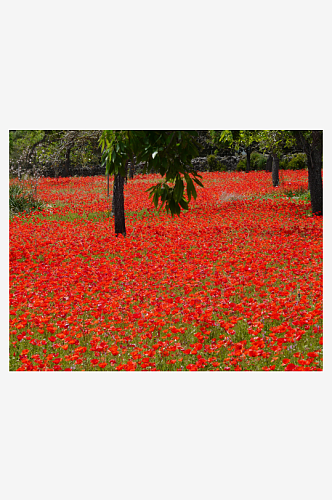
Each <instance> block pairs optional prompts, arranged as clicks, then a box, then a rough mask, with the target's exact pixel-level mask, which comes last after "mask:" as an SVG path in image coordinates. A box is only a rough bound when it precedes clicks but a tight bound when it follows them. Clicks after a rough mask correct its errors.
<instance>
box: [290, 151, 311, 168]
mask: <svg viewBox="0 0 332 500" xmlns="http://www.w3.org/2000/svg"><path fill="white" fill-rule="evenodd" d="M286 168H287V170H303V169H305V168H307V156H306V154H305V153H298V154H297V155H295V156H293V158H292V159H291V160H290V161H289V162H288V164H287V166H286Z"/></svg>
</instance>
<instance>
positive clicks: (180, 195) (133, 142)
mask: <svg viewBox="0 0 332 500" xmlns="http://www.w3.org/2000/svg"><path fill="white" fill-rule="evenodd" d="M196 138H197V132H196V131H184V130H175V131H158V130H154V131H145V130H142V131H135V130H120V131H115V130H104V131H103V133H102V136H101V139H100V146H101V149H102V152H103V155H102V160H103V161H104V162H105V165H106V174H114V175H118V174H120V175H121V176H122V177H125V176H126V168H127V162H128V160H131V161H134V157H135V158H136V162H145V167H144V171H143V172H144V173H147V172H149V173H151V172H158V173H160V175H161V176H162V177H163V179H162V181H161V182H159V183H157V184H156V185H154V186H152V187H151V188H150V189H148V190H147V191H150V197H152V198H153V202H154V205H155V207H156V208H157V207H158V205H159V203H160V205H159V210H160V209H161V208H162V207H163V206H164V205H165V208H166V211H167V213H169V212H170V213H171V214H172V216H173V215H175V214H176V215H180V212H181V209H184V210H187V209H188V203H189V202H190V200H191V197H193V198H194V199H196V196H197V192H196V189H195V185H194V183H196V184H198V185H199V186H201V187H203V184H202V183H201V181H200V180H199V178H201V176H200V175H198V174H197V173H196V172H192V171H191V160H192V159H193V158H195V157H196V156H198V145H197V142H196ZM185 188H186V198H185V196H184V193H185Z"/></svg>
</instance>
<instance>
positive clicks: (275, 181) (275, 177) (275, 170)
mask: <svg viewBox="0 0 332 500" xmlns="http://www.w3.org/2000/svg"><path fill="white" fill-rule="evenodd" d="M272 157H273V162H272V185H273V187H278V186H279V158H278V155H277V154H276V153H272Z"/></svg>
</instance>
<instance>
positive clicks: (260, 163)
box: [250, 151, 267, 170]
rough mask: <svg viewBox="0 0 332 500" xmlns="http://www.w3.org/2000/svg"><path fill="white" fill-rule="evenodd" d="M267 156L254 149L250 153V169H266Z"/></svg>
mask: <svg viewBox="0 0 332 500" xmlns="http://www.w3.org/2000/svg"><path fill="white" fill-rule="evenodd" d="M266 161H267V159H266V157H265V156H264V155H262V154H260V153H258V152H257V151H253V152H252V153H251V155H250V169H251V170H265V167H266Z"/></svg>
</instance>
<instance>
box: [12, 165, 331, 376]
mask: <svg viewBox="0 0 332 500" xmlns="http://www.w3.org/2000/svg"><path fill="white" fill-rule="evenodd" d="M157 179H158V177H157V176H152V175H145V176H143V175H139V176H137V177H135V178H134V180H132V181H129V182H128V184H127V185H126V186H125V208H126V226H127V238H122V237H119V238H116V237H115V235H114V228H113V219H112V218H111V217H110V216H109V215H110V202H109V199H107V197H106V182H105V178H103V177H90V178H69V179H59V180H56V179H42V180H41V181H40V183H39V186H38V194H39V196H40V197H41V198H42V199H43V200H44V201H45V202H46V203H47V208H46V210H44V211H42V212H37V213H36V212H35V213H34V214H32V215H26V214H23V215H20V216H16V217H14V218H13V219H12V220H11V221H10V331H9V333H10V336H9V354H10V357H9V369H10V370H18V371H32V370H33V371H50V370H51V371H63V370H64V371H82V370H85V371H111V370H117V371H119V370H125V371H128V370H130V371H138V370H145V371H156V370H161V371H165V370H171V371H202V370H203V371H220V370H222V371H223V370H226V371H227V370H235V371H239V370H251V371H258V370H265V371H271V370H274V371H275V370H278V371H302V370H322V368H323V333H322V324H323V312H322V308H323V301H322V276H323V268H322V259H323V238H322V217H320V218H319V217H313V216H311V213H310V203H309V202H308V200H303V199H301V197H300V198H294V197H293V198H289V197H287V196H286V195H285V193H286V192H288V193H289V190H292V191H293V192H294V191H296V190H298V191H299V192H300V189H305V188H307V172H305V171H295V172H291V171H284V172H282V185H281V187H280V188H277V189H273V188H272V185H271V174H269V173H265V172H250V173H249V174H245V173H242V172H239V173H227V172H225V173H204V174H203V179H202V181H203V184H204V186H205V187H204V189H202V188H198V196H197V199H196V201H193V200H192V202H191V204H190V208H189V210H188V212H186V213H182V214H181V216H180V217H175V218H173V219H172V217H171V216H170V215H167V214H166V213H165V212H160V213H159V214H158V212H156V211H155V209H154V207H153V206H152V203H151V200H150V199H149V198H148V194H147V193H146V189H147V188H148V187H150V186H151V185H152V184H153V183H155V182H156V180H157Z"/></svg>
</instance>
